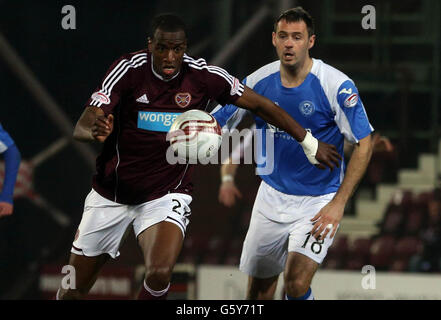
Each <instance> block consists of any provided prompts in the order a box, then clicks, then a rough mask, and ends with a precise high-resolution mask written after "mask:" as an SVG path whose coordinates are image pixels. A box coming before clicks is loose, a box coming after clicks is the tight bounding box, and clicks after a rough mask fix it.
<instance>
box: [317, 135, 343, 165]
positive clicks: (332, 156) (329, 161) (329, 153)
mask: <svg viewBox="0 0 441 320" xmlns="http://www.w3.org/2000/svg"><path fill="white" fill-rule="evenodd" d="M315 158H316V159H317V161H318V162H320V163H319V164H317V165H316V166H317V167H318V168H319V169H326V167H328V168H330V169H331V171H332V170H333V169H334V167H337V168H339V167H340V161H341V160H342V157H341V155H340V154H339V153H338V152H337V149H336V148H335V146H334V145H332V144H328V143H326V142H322V141H319V142H318V148H317V153H316V155H315Z"/></svg>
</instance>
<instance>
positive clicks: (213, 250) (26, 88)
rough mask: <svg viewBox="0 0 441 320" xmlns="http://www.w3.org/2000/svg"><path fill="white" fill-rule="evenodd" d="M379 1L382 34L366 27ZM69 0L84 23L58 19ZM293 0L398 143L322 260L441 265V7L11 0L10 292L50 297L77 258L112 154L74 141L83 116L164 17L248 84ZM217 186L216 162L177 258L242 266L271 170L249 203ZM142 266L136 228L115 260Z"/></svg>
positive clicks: (416, 268) (424, 268) (1, 237)
mask: <svg viewBox="0 0 441 320" xmlns="http://www.w3.org/2000/svg"><path fill="white" fill-rule="evenodd" d="M367 4H369V5H372V6H374V8H375V9H376V29H370V30H365V29H363V28H362V26H361V20H362V18H363V17H364V15H363V14H362V13H361V9H362V8H363V6H364V5H367ZM65 5H72V6H73V7H74V8H75V11H76V29H75V30H64V29H63V28H62V25H61V20H62V18H63V17H64V16H65V14H62V12H61V10H62V8H63V6H65ZM297 5H301V6H303V7H304V8H305V9H306V10H308V11H309V12H310V13H311V15H312V16H313V17H314V18H315V23H316V34H317V41H316V45H315V47H314V48H313V49H312V50H311V56H312V57H314V58H318V59H322V60H323V61H325V62H326V63H328V64H330V65H333V66H334V67H336V68H338V69H340V70H342V71H343V72H345V73H346V74H347V75H348V76H349V77H351V78H352V79H353V80H354V81H355V83H356V85H357V86H358V89H359V91H360V95H361V98H362V100H363V102H364V105H365V107H366V110H367V113H368V116H369V119H370V121H371V123H372V125H373V126H374V128H375V129H376V131H377V132H379V133H381V134H382V135H384V136H386V137H388V138H389V140H390V141H391V143H392V145H393V150H392V151H390V150H389V151H381V150H380V151H379V152H377V153H376V154H375V155H374V156H373V158H372V161H371V164H370V166H369V168H368V171H367V173H366V176H365V177H364V179H363V181H362V183H361V184H360V186H359V189H358V191H357V193H356V194H355V196H354V201H352V203H351V204H350V205H348V208H347V212H346V215H345V218H344V221H343V222H342V225H341V228H340V232H339V234H338V239H336V241H335V242H334V246H333V247H332V248H331V249H330V251H329V255H328V257H327V259H325V262H324V265H323V266H322V268H328V269H337V270H360V269H361V267H362V266H363V265H366V264H372V265H374V266H375V267H376V268H378V269H379V270H384V271H396V272H436V273H439V272H441V265H440V259H441V256H440V255H441V191H440V189H439V179H438V178H439V176H438V175H439V172H440V169H441V166H440V161H439V151H440V150H439V148H438V146H439V139H440V115H439V111H438V110H439V107H440V104H441V96H440V88H441V80H440V71H441V70H440V63H441V52H440V39H441V37H440V34H441V27H440V16H441V10H440V4H439V1H437V0H402V1H393V0H383V1H379V0H376V1H370V2H366V1H359V0H355V1H349V0H309V1H275V0H272V1H268V0H267V1H262V0H253V1H251V0H241V1H234V0H210V1H206V0H205V1H202V0H192V1H179V0H175V1H173V0H172V1H156V0H143V1H141V0H131V1H120V0H119V1H104V0H93V1H78V0H77V1H69V2H67V1H58V0H52V1H30V0H29V1H27V0H17V1H10V0H9V1H8V0H0V40H1V41H0V84H1V85H0V99H1V100H0V101H1V102H0V121H1V123H2V125H3V127H4V128H5V129H6V130H7V131H8V132H9V133H10V135H11V136H12V137H13V139H14V140H15V142H16V144H17V146H18V147H19V149H20V152H21V154H22V159H23V161H22V165H21V169H20V173H19V180H18V182H19V185H18V186H17V188H16V197H15V212H14V214H13V215H12V216H10V217H7V218H2V219H0V299H24V298H29V299H38V298H42V297H43V295H42V293H41V290H40V276H41V274H42V272H43V270H48V268H49V269H50V268H51V266H52V267H53V266H63V265H65V264H67V261H68V257H69V251H70V247H71V243H72V240H73V237H74V235H75V231H76V228H77V226H78V223H79V221H80V219H81V214H82V209H83V202H84V199H85V196H86V195H87V193H88V192H89V191H90V188H91V177H92V174H93V172H94V167H93V165H94V156H95V155H96V154H97V152H98V151H99V148H100V146H99V145H90V146H85V145H80V144H78V143H74V142H73V141H71V132H72V130H73V126H74V124H75V123H76V121H77V119H78V118H79V116H80V115H81V113H82V111H83V107H84V103H85V102H86V101H87V99H88V97H89V96H90V95H91V94H92V93H93V90H94V89H95V87H96V86H97V85H98V84H99V83H100V81H101V79H102V77H103V75H104V73H105V72H106V70H107V68H108V67H109V66H110V64H111V63H112V62H113V61H114V60H115V59H116V58H118V57H119V56H121V55H122V54H124V53H127V52H132V51H137V50H140V49H143V48H145V46H146V43H147V36H148V35H149V23H150V21H151V19H152V17H153V16H155V15H156V14H158V13H163V12H175V13H178V14H179V15H180V16H182V17H183V19H184V20H185V21H186V22H187V24H188V31H189V32H188V38H189V49H188V54H190V55H194V56H197V57H203V58H205V59H206V60H207V61H208V62H209V63H213V64H217V65H220V66H222V67H224V68H225V69H227V70H228V71H229V72H230V73H231V74H233V75H235V76H236V77H238V78H240V79H242V78H243V77H245V76H246V75H247V74H249V73H251V72H252V71H254V70H256V69H257V68H259V67H260V66H262V65H264V64H267V63H269V62H271V61H274V60H276V59H277V57H276V54H275V51H274V49H273V47H272V44H271V32H272V28H273V21H274V20H275V18H276V17H277V16H278V15H279V14H280V13H281V11H282V10H283V9H286V8H289V7H293V6H297ZM1 180H2V179H0V181H1ZM219 183H220V179H219V166H215V165H210V166H200V167H199V168H198V170H197V172H196V176H195V193H194V197H193V198H194V201H193V203H192V216H191V222H190V225H189V228H188V237H187V239H186V240H185V247H184V249H183V252H182V254H181V257H180V260H179V262H180V263H190V264H194V265H198V264H215V265H232V266H237V265H238V262H239V256H240V251H241V246H242V241H243V239H244V237H245V233H246V230H247V227H248V222H249V218H250V214H251V209H252V204H253V201H254V197H255V194H256V192H257V187H258V183H259V178H258V177H257V176H255V175H254V168H253V166H252V165H241V167H240V168H239V171H238V176H237V185H238V187H239V188H240V189H241V191H242V194H243V195H244V197H243V199H241V200H240V202H239V203H238V205H237V206H235V207H234V208H231V209H227V208H225V207H223V206H221V205H220V204H219V203H218V200H217V194H218V188H219ZM380 202H381V203H380ZM379 203H380V204H379ZM139 264H142V259H141V253H140V252H139V251H138V249H137V248H136V245H135V240H134V238H133V235H132V234H131V233H130V235H129V237H128V239H127V241H126V243H125V244H124V246H123V248H122V249H121V256H120V258H119V259H118V260H116V261H114V262H112V263H111V264H110V266H109V268H110V267H111V266H114V267H115V266H121V267H133V266H137V265H139ZM60 270H61V269H60ZM57 272H59V270H58V269H57Z"/></svg>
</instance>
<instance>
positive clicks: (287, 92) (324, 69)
mask: <svg viewBox="0 0 441 320" xmlns="http://www.w3.org/2000/svg"><path fill="white" fill-rule="evenodd" d="M272 42H273V45H274V47H275V48H276V51H277V54H278V57H279V60H277V61H275V62H272V63H270V64H267V65H265V66H263V67H262V68H260V69H258V70H257V71H255V72H254V73H252V74H251V75H249V76H248V77H246V78H245V80H244V81H243V82H244V84H245V85H247V86H249V87H250V88H252V89H253V90H254V91H256V92H257V93H259V94H261V95H263V96H265V97H267V98H269V99H270V100H272V101H274V102H275V103H276V104H278V105H279V106H281V107H282V108H283V109H285V110H286V111H287V112H288V113H289V114H290V116H292V117H293V118H295V119H297V121H298V122H299V123H300V124H301V125H302V126H303V127H304V128H307V129H309V130H310V131H311V133H312V134H313V135H314V136H315V137H317V138H318V139H320V140H321V141H325V142H327V143H330V144H333V145H335V146H336V147H337V150H338V152H339V153H340V155H341V156H342V157H343V143H344V139H345V138H346V139H347V140H348V141H349V142H351V143H353V144H355V149H354V152H353V153H352V156H351V158H350V161H349V163H348V166H347V168H346V170H345V168H344V166H343V164H344V162H343V161H342V166H340V167H339V168H336V169H334V170H318V169H317V168H316V167H314V166H311V165H310V164H309V162H308V160H307V159H306V157H305V156H304V154H303V153H302V151H301V147H300V146H299V144H298V143H297V142H296V141H294V140H293V139H291V138H290V137H289V136H288V135H287V134H286V132H284V131H283V130H281V129H279V128H276V127H274V126H272V125H270V124H268V123H267V122H266V121H264V120H263V119H261V118H259V117H256V116H255V117H254V119H255V123H256V127H257V129H262V131H260V132H261V134H262V135H272V136H273V138H274V157H273V158H274V170H273V172H272V173H270V174H266V173H264V174H262V166H261V165H260V164H262V163H265V161H271V160H270V159H269V158H267V159H265V158H264V156H262V154H263V155H265V152H262V150H261V151H258V152H257V155H258V156H259V157H260V158H259V159H257V161H256V162H257V169H256V170H257V174H259V175H260V177H261V178H262V180H263V181H262V182H261V185H260V188H259V191H258V193H257V196H256V199H255V203H254V207H253V212H252V215H251V221H250V225H249V229H248V232H247V235H246V238H245V241H244V244H243V249H242V256H241V260H240V270H241V271H243V272H245V273H247V274H248V275H249V282H248V292H247V298H248V299H273V298H274V292H275V289H276V286H277V281H278V277H279V274H280V273H282V272H284V283H285V292H286V296H285V298H286V299H288V300H313V299H314V295H313V293H312V291H311V288H310V285H311V282H312V278H313V276H314V274H315V272H316V271H317V269H318V267H319V265H320V263H322V261H323V259H324V258H325V256H326V253H327V251H328V248H329V247H330V246H331V244H332V242H333V238H334V235H335V233H336V231H337V229H338V227H339V223H340V221H341V219H342V217H343V213H344V208H345V205H346V203H347V201H348V199H349V198H350V197H351V195H352V193H353V191H354V189H355V188H356V186H357V184H358V183H359V182H360V180H361V178H362V176H363V174H364V173H365V171H366V167H367V165H368V163H369V161H370V158H371V154H372V141H371V132H372V131H373V128H372V126H371V125H370V123H369V120H368V118H367V114H366V111H365V108H364V106H363V104H362V102H361V100H360V98H359V96H358V90H357V88H356V86H355V85H354V83H353V81H352V80H351V79H350V78H348V77H347V76H346V75H345V74H343V73H342V72H340V71H339V70H337V69H335V68H333V67H331V66H329V65H327V64H325V63H324V62H323V61H321V60H318V59H313V58H311V57H310V55H309V49H311V48H312V47H313V46H314V42H315V35H314V23H313V19H312V17H311V16H310V15H309V13H308V12H306V11H305V10H304V9H303V8H301V7H297V8H293V9H290V10H287V11H285V12H283V13H282V14H281V15H280V16H279V18H278V19H277V20H276V22H275V25H274V32H273V34H272ZM246 112H247V111H246V110H242V109H238V108H237V107H236V106H234V105H228V106H224V107H223V108H220V109H218V108H216V109H214V110H213V112H212V113H213V115H214V116H215V118H216V119H217V120H218V121H219V123H220V124H221V125H224V124H226V126H227V127H228V128H230V129H231V128H233V127H235V126H236V125H237V124H238V123H239V122H240V120H241V119H242V118H243V115H244V114H245V113H246ZM261 140H262V141H263V142H265V141H266V139H265V138H262V139H261ZM259 147H260V148H261V149H263V151H265V144H262V145H260V146H259V145H258V146H257V148H259ZM266 165H267V164H266ZM226 166H228V164H227V165H224V167H223V168H222V173H223V175H224V176H223V177H222V181H223V183H222V186H221V189H220V194H219V200H220V201H221V203H224V204H225V205H229V204H232V203H234V199H235V197H236V196H238V195H240V194H239V193H238V190H237V188H236V187H235V185H234V175H233V174H234V172H235V170H228V168H226ZM232 166H234V165H232ZM345 171H346V172H345ZM229 172H230V174H228V173H229ZM232 199H233V200H232Z"/></svg>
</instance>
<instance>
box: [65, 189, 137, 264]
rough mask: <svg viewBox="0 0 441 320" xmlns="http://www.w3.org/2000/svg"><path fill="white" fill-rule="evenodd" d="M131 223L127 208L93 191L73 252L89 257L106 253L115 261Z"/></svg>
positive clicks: (90, 194) (85, 207) (87, 202)
mask: <svg viewBox="0 0 441 320" xmlns="http://www.w3.org/2000/svg"><path fill="white" fill-rule="evenodd" d="M132 221H133V218H132V216H131V215H130V214H129V211H128V206H126V205H121V204H118V203H115V202H113V201H110V200H108V199H106V198H104V197H102V196H101V195H100V194H98V193H97V192H96V191H95V190H92V191H91V192H90V193H89V195H88V196H87V197H86V200H85V203H84V212H83V216H82V218H81V222H80V225H79V226H78V229H77V233H76V235H75V239H74V241H73V243H72V249H71V252H72V253H73V254H76V255H84V256H88V257H96V256H99V255H101V254H105V253H107V254H109V255H110V256H111V257H112V258H116V257H117V256H118V255H119V247H120V246H121V243H122V240H123V237H124V234H125V232H126V230H127V228H128V226H129V225H130V224H131V223H132Z"/></svg>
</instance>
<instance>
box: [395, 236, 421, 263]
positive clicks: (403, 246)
mask: <svg viewBox="0 0 441 320" xmlns="http://www.w3.org/2000/svg"><path fill="white" fill-rule="evenodd" d="M421 250H422V242H421V240H420V239H419V238H417V237H411V236H408V237H403V238H401V239H399V240H398V241H397V243H396V245H395V251H394V256H395V257H396V258H400V259H409V258H410V257H411V256H412V255H414V254H416V253H419V252H420V251H421Z"/></svg>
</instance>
